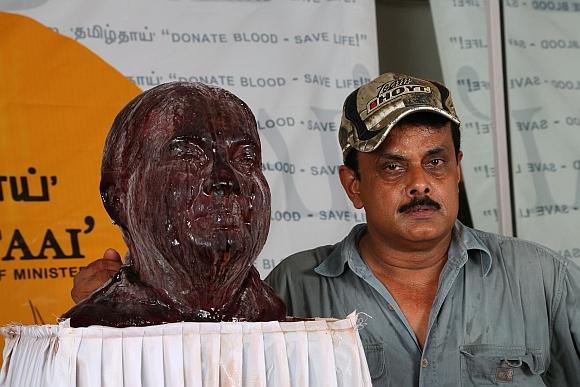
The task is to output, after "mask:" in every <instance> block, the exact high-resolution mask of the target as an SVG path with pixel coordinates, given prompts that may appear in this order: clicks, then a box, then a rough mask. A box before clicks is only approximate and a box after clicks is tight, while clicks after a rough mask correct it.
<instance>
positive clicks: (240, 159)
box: [232, 145, 258, 172]
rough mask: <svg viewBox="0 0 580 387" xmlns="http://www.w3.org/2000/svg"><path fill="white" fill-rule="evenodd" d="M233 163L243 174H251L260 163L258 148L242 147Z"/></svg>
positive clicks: (236, 152) (235, 155)
mask: <svg viewBox="0 0 580 387" xmlns="http://www.w3.org/2000/svg"><path fill="white" fill-rule="evenodd" d="M232 161H233V163H234V165H235V166H236V168H237V169H239V170H241V171H242V172H250V171H251V169H252V168H253V167H254V166H255V165H256V162H257V161H258V155H257V152H256V147H255V146H253V145H242V146H240V147H238V149H236V151H235V153H234V157H233V158H232Z"/></svg>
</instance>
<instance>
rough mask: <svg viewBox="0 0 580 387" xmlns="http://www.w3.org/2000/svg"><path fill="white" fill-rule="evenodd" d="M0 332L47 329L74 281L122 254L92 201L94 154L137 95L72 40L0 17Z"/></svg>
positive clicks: (95, 197)
mask: <svg viewBox="0 0 580 387" xmlns="http://www.w3.org/2000/svg"><path fill="white" fill-rule="evenodd" d="M0 36H2V39H0V53H2V54H1V55H0V88H1V92H0V294H1V295H2V307H1V308H0V325H5V324H7V323H10V322H21V323H35V324H42V323H47V324H50V323H55V322H56V319H57V318H58V316H60V315H61V314H62V313H63V312H65V311H66V310H67V309H68V308H69V307H70V306H71V305H72V300H71V299H70V289H71V287H72V277H73V276H74V275H75V274H76V273H77V272H78V270H79V268H81V267H83V266H86V265H87V264H88V263H90V262H91V261H93V260H94V259H95V258H98V257H100V256H101V255H102V252H103V250H104V248H105V247H115V248H117V249H119V250H120V251H121V252H123V251H124V249H125V248H124V244H123V242H122V239H121V237H120V234H119V232H118V230H117V229H116V228H115V226H113V225H112V224H111V221H110V219H109V217H108V215H107V214H106V212H105V211H104V209H103V206H102V204H101V201H100V197H99V189H98V184H99V178H100V162H101V153H102V147H103V143H104V140H105V136H106V134H107V132H108V129H109V127H110V125H111V123H112V120H113V118H114V117H115V115H116V113H117V112H118V111H119V110H120V109H121V108H122V107H123V106H124V105H125V104H126V103H127V102H128V101H129V100H130V99H131V98H133V97H134V96H135V95H137V94H138V93H139V92H140V90H139V88H138V87H136V86H135V85H134V84H133V83H132V82H130V81H129V80H128V79H126V78H125V77H124V76H123V75H122V74H120V73H119V72H118V71H117V70H115V69H114V68H113V67H111V66H110V65H109V64H107V63H106V62H104V61H103V60H102V59H101V58H99V57H98V56H97V55H95V54H94V53H93V52H91V51H90V50H88V49H87V48H85V47H83V46H81V45H80V44H78V43H77V42H75V41H74V40H71V39H69V38H67V37H64V36H62V35H59V34H57V33H56V32H54V31H52V30H50V29H49V28H46V27H44V26H42V25H41V24H39V23H38V22H36V21H34V20H32V19H29V18H26V17H23V16H17V15H12V14H8V13H2V12H0Z"/></svg>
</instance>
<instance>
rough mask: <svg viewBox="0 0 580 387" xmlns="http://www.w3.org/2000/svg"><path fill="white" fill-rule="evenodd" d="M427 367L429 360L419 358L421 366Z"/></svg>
mask: <svg viewBox="0 0 580 387" xmlns="http://www.w3.org/2000/svg"><path fill="white" fill-rule="evenodd" d="M427 367H429V360H427V359H421V368H427Z"/></svg>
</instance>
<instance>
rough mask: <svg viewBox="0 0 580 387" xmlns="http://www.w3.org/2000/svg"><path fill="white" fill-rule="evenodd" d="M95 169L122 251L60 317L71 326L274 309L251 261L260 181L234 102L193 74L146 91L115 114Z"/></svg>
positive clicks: (245, 118)
mask: <svg viewBox="0 0 580 387" xmlns="http://www.w3.org/2000/svg"><path fill="white" fill-rule="evenodd" d="M101 172H102V175H101V188H100V189H101V196H102V198H103V203H104V205H105V208H106V210H107V212H108V213H109V215H110V216H111V218H112V219H113V221H114V222H115V223H116V224H117V225H119V227H120V228H121V230H122V232H123V236H124V239H125V242H126V243H127V246H128V253H127V256H126V259H125V262H126V263H125V266H123V267H122V269H121V270H120V271H119V272H118V273H117V274H116V275H115V276H114V278H113V279H112V280H111V281H110V282H108V283H107V284H106V285H104V286H103V287H102V288H101V289H99V290H97V291H96V292H95V293H93V294H92V295H91V296H90V297H89V298H87V299H86V300H84V301H82V302H81V303H79V304H77V305H76V306H74V307H73V308H72V309H71V310H69V311H68V312H67V313H66V314H65V315H64V316H63V318H70V319H71V321H70V322H71V326H73V327H80V326H88V325H108V326H115V327H125V326H143V325H153V324H160V323H169V322H178V321H235V320H245V321H269V320H281V319H284V317H285V314H286V308H285V306H284V303H283V302H282V301H281V300H280V299H279V298H278V297H277V296H276V294H275V293H274V291H273V290H272V289H271V288H269V287H268V286H267V285H266V284H265V283H263V282H262V281H261V280H260V277H259V274H258V272H257V270H256V269H255V268H254V266H253V265H252V263H253V262H254V260H255V259H256V258H257V256H258V254H259V252H260V250H261V249H262V247H263V246H264V243H265V241H266V236H267V234H268V229H269V223H270V190H269V188H268V184H267V182H266V179H265V178H264V175H263V174H262V171H261V151H260V140H259V137H258V132H257V129H256V121H255V118H254V116H253V114H252V113H251V111H250V110H249V108H248V107H247V106H246V104H245V103H244V102H243V101H241V100H240V99H238V98H237V97H236V96H234V95H233V94H231V93H230V92H228V91H226V90H224V89H221V88H217V87H211V86H206V85H203V84H199V83H169V84H165V85H161V86H158V87H156V88H153V89H151V90H148V91H146V92H144V93H142V94H141V95H139V96H138V97H136V98H135V99H134V100H133V101H131V102H130V103H129V104H128V105H127V106H126V107H125V108H124V109H123V110H122V111H121V112H120V113H119V115H118V116H117V118H116V119H115V122H114V123H113V126H112V128H111V130H110V132H109V135H108V137H107V141H106V143H105V150H104V155H103V163H102V171H101Z"/></svg>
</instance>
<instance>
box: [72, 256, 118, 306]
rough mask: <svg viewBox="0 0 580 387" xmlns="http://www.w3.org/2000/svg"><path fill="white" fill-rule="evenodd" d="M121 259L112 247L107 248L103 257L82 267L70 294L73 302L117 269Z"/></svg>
mask: <svg viewBox="0 0 580 387" xmlns="http://www.w3.org/2000/svg"><path fill="white" fill-rule="evenodd" d="M122 265H123V261H121V256H120V255H119V253H118V252H117V251H116V250H114V249H107V250H106V251H105V253H104V254H103V258H101V259H97V260H96V261H94V262H91V263H90V264H89V265H88V266H87V267H85V268H82V269H81V271H80V272H79V273H78V274H77V275H76V276H75V278H74V282H73V288H72V290H71V292H70V295H71V297H72V299H73V301H74V302H75V303H77V304H78V303H79V302H80V301H82V300H84V299H85V298H87V297H88V296H90V295H91V294H92V293H93V292H94V291H95V290H97V289H98V288H99V287H100V286H101V285H103V284H104V283H105V282H107V280H109V278H111V277H112V276H113V275H115V273H116V272H118V271H119V269H120V268H121V266H122Z"/></svg>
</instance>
